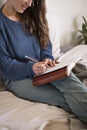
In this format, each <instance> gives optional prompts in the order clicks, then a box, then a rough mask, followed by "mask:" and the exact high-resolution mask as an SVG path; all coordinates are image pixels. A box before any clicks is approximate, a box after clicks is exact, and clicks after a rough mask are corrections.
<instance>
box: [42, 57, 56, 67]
mask: <svg viewBox="0 0 87 130" xmlns="http://www.w3.org/2000/svg"><path fill="white" fill-rule="evenodd" d="M44 63H45V65H46V66H47V67H48V66H50V67H54V66H55V64H58V62H57V61H56V60H51V59H45V60H44Z"/></svg>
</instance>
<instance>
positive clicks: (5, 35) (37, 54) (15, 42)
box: [0, 9, 53, 80]
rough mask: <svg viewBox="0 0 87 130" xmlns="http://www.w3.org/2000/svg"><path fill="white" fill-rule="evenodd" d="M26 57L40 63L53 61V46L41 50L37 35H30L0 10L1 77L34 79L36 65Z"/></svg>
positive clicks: (49, 45)
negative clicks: (46, 60)
mask: <svg viewBox="0 0 87 130" xmlns="http://www.w3.org/2000/svg"><path fill="white" fill-rule="evenodd" d="M25 55H27V56H29V57H31V58H34V59H36V60H38V61H42V60H43V59H45V58H50V59H53V56H52V44H51V43H50V42H49V44H48V46H47V48H45V49H41V48H40V46H39V42H38V40H37V38H36V36H35V35H29V33H28V32H26V31H25V30H24V29H23V27H22V25H21V23H19V22H15V21H12V20H10V19H9V18H7V17H6V16H4V15H3V13H2V9H0V75H2V76H3V77H4V78H6V79H9V80H19V79H23V78H27V77H30V78H32V77H33V76H34V75H35V74H34V72H33V70H32V66H33V64H35V63H34V62H31V61H29V60H27V59H26V58H25Z"/></svg>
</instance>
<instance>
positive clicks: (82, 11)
mask: <svg viewBox="0 0 87 130" xmlns="http://www.w3.org/2000/svg"><path fill="white" fill-rule="evenodd" d="M46 2H47V11H48V12H54V13H55V14H56V16H57V20H58V24H59V29H60V30H59V31H60V43H61V44H62V45H63V44H71V43H72V44H76V41H77V37H76V36H77V35H80V33H77V30H78V29H81V23H82V21H83V20H82V16H85V17H86V18H87V0H46ZM54 19H55V18H53V20H54ZM75 34H76V35H75Z"/></svg>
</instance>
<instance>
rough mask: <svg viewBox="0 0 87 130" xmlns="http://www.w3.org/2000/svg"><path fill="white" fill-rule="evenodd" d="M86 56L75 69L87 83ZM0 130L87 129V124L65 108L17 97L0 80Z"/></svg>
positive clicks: (86, 55)
mask: <svg viewBox="0 0 87 130" xmlns="http://www.w3.org/2000/svg"><path fill="white" fill-rule="evenodd" d="M84 46H86V45H84ZM78 47H79V46H78ZM78 47H77V49H78ZM86 47H87V46H86ZM86 57H87V54H85V55H84V57H83V59H82V60H81V61H80V62H79V63H78V64H77V65H76V67H75V68H74V69H73V71H74V73H75V74H76V75H77V76H78V77H79V78H80V79H81V80H82V82H84V83H85V84H86V85H87V58H86ZM0 130H87V125H86V123H83V122H81V121H80V120H79V119H77V118H76V117H75V116H74V115H73V114H70V113H68V112H66V111H64V110H63V109H60V108H57V107H54V106H51V105H47V104H43V103H38V102H32V101H27V100H24V99H21V98H18V97H16V96H15V95H13V94H12V93H10V92H8V91H6V90H5V89H4V86H3V84H2V82H1V81H0Z"/></svg>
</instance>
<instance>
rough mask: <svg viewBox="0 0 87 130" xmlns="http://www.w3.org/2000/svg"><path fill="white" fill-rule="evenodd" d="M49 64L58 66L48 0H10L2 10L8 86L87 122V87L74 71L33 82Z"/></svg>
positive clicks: (1, 61) (0, 70)
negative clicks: (54, 79) (62, 76)
mask: <svg viewBox="0 0 87 130" xmlns="http://www.w3.org/2000/svg"><path fill="white" fill-rule="evenodd" d="M26 56H28V57H30V58H33V59H35V60H37V61H38V62H37V63H36V62H35V61H32V60H29V59H27V58H26ZM47 66H51V67H53V66H55V61H54V58H53V56H52V45H51V42H50V40H49V29H48V24H47V20H46V6H45V0H7V2H6V4H5V5H4V6H3V7H2V8H1V10H0V74H1V75H2V76H3V79H4V81H5V87H6V89H7V90H8V91H11V92H12V93H14V94H15V95H16V96H18V97H20V98H23V99H27V100H32V101H38V102H42V103H47V104H50V105H54V106H57V107H61V108H63V109H64V110H66V111H68V112H71V113H74V114H75V115H76V116H77V117H78V118H79V119H81V120H82V121H85V122H87V88H86V87H85V86H84V85H83V84H82V83H81V82H80V81H79V79H78V78H77V77H76V76H75V75H74V74H73V73H71V75H70V77H69V78H64V79H62V80H58V81H54V82H50V83H48V84H45V85H42V86H39V87H38V86H37V87H34V86H33V85H32V78H33V77H34V76H35V75H38V74H41V73H43V72H45V71H46V68H47Z"/></svg>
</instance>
